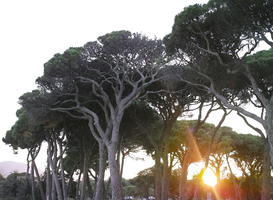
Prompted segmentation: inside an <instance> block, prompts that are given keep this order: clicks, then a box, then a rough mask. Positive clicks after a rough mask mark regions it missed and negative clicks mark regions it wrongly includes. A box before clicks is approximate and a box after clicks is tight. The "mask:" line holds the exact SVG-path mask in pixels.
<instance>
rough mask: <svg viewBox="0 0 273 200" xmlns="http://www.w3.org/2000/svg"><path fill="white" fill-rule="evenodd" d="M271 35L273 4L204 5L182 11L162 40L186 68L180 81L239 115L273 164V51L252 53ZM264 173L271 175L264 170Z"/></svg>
mask: <svg viewBox="0 0 273 200" xmlns="http://www.w3.org/2000/svg"><path fill="white" fill-rule="evenodd" d="M238 19H240V20H238ZM272 30H273V2H272V1H269V0H261V1H255V0H247V1H241V0H240V1H237V0H236V1H235V0H211V1H209V2H208V3H207V4H205V5H193V6H189V7H187V8H185V9H184V11H183V12H181V13H180V14H178V15H177V16H176V18H175V23H174V26H173V29H172V33H171V34H169V35H168V36H166V37H165V43H166V45H167V49H168V52H170V53H171V54H175V55H176V60H181V61H182V63H183V65H184V69H185V71H186V73H185V75H184V76H183V77H181V76H180V77H179V78H180V79H182V80H183V81H185V82H188V83H191V84H193V85H197V86H199V87H202V88H203V89H204V90H206V91H207V92H209V93H211V94H213V95H214V96H215V97H216V98H217V99H218V100H220V101H221V102H222V104H223V105H224V106H225V107H227V108H229V109H231V110H235V111H236V112H238V113H239V115H240V116H241V117H242V118H243V119H244V121H245V122H246V123H247V124H248V125H249V126H250V127H251V128H253V130H255V131H257V132H258V133H259V134H260V135H261V136H262V137H264V138H265V139H266V140H267V143H268V145H269V150H268V151H269V152H270V153H269V154H270V158H271V165H273V126H272V124H273V123H272V121H273V120H272V119H273V110H272V108H273V101H272V99H273V93H272V75H273V71H272V60H273V56H272V49H271V50H268V51H264V52H258V53H256V54H255V55H251V56H250V54H252V53H253V52H254V51H257V47H258V45H259V44H261V43H266V44H268V45H269V46H270V47H272V39H273V38H272ZM192 73H193V74H195V76H194V78H191V79H189V77H191V76H188V75H187V74H192ZM246 102H249V103H252V105H254V106H255V107H256V108H257V109H253V110H250V109H246V108H245V107H244V106H243V105H244V104H245V103H246ZM257 110H258V112H257ZM259 111H260V113H259ZM248 118H250V119H252V120H254V121H256V122H257V123H259V124H260V125H261V126H262V127H263V129H264V131H263V130H262V129H259V128H258V127H255V126H254V125H252V124H250V123H249V121H248ZM263 132H265V134H264V133H263ZM265 149H267V148H265ZM268 151H265V154H268V153H267V152H268ZM268 156H269V155H268ZM265 160H267V159H265ZM265 166H266V165H265ZM266 173H267V174H268V175H269V174H270V171H269V168H268V167H267V172H266ZM265 193H267V194H268V192H265ZM265 193H264V194H265ZM263 198H264V199H266V198H268V197H263Z"/></svg>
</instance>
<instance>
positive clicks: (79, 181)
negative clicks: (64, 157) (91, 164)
mask: <svg viewBox="0 0 273 200" xmlns="http://www.w3.org/2000/svg"><path fill="white" fill-rule="evenodd" d="M81 177H82V171H80V174H79V176H78V181H77V186H76V199H77V198H78V197H80V185H81Z"/></svg>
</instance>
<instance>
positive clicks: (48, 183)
mask: <svg viewBox="0 0 273 200" xmlns="http://www.w3.org/2000/svg"><path fill="white" fill-rule="evenodd" d="M46 200H51V174H50V168H49V157H47V167H46Z"/></svg>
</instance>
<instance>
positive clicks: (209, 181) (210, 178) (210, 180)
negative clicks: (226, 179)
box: [202, 168, 217, 187]
mask: <svg viewBox="0 0 273 200" xmlns="http://www.w3.org/2000/svg"><path fill="white" fill-rule="evenodd" d="M202 179H203V182H204V183H205V184H206V185H209V186H211V187H214V186H215V185H216V184H217V177H216V176H215V174H214V173H213V172H212V171H211V169H209V168H207V169H206V170H205V172H204V174H203V177H202Z"/></svg>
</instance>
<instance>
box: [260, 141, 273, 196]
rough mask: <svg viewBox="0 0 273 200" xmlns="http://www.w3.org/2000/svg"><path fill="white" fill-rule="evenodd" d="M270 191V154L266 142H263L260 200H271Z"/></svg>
mask: <svg viewBox="0 0 273 200" xmlns="http://www.w3.org/2000/svg"><path fill="white" fill-rule="evenodd" d="M271 190H272V184H271V168H270V153H269V145H268V142H267V141H265V150H264V158H263V173H262V191H261V200H269V199H271Z"/></svg>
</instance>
